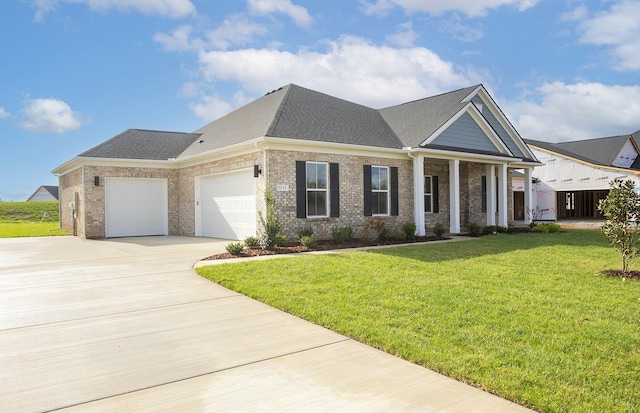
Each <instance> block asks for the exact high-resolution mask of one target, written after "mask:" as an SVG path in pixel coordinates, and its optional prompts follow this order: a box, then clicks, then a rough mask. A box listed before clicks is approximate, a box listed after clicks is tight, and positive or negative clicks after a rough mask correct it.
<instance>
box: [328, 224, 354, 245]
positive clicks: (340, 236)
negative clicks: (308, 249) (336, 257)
mask: <svg viewBox="0 0 640 413" xmlns="http://www.w3.org/2000/svg"><path fill="white" fill-rule="evenodd" d="M331 239H332V240H333V242H335V243H336V244H344V243H345V242H350V241H352V240H353V228H351V226H349V225H347V226H344V227H333V228H331Z"/></svg>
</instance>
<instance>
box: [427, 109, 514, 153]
mask: <svg viewBox="0 0 640 413" xmlns="http://www.w3.org/2000/svg"><path fill="white" fill-rule="evenodd" d="M492 132H493V131H492V130H490V129H488V128H484V129H483V128H482V127H481V126H480V125H479V124H478V123H477V122H476V120H475V119H474V117H473V116H471V114H470V113H469V111H464V112H463V113H462V114H461V115H460V116H459V117H457V119H455V121H454V122H452V123H451V125H450V126H448V127H446V128H445V129H444V130H443V131H442V132H441V133H439V134H437V135H436V136H434V139H429V141H428V143H427V142H425V144H426V145H425V146H428V145H437V146H447V147H451V148H459V149H471V150H477V151H479V152H483V153H496V154H505V153H506V152H507V150H506V147H505V146H504V144H502V142H501V141H500V140H499V138H498V137H497V136H496V135H495V134H493V133H492Z"/></svg>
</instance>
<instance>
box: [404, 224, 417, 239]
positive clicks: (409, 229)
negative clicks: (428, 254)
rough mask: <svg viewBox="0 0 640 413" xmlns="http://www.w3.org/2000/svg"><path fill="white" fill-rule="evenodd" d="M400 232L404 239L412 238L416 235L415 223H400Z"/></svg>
mask: <svg viewBox="0 0 640 413" xmlns="http://www.w3.org/2000/svg"><path fill="white" fill-rule="evenodd" d="M402 232H403V233H404V238H405V239H414V238H415V237H416V223H415V222H405V223H404V224H402Z"/></svg>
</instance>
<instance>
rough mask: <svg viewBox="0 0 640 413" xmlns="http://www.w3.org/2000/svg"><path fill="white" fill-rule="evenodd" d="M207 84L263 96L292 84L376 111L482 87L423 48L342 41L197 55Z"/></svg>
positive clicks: (465, 72) (349, 38)
mask: <svg viewBox="0 0 640 413" xmlns="http://www.w3.org/2000/svg"><path fill="white" fill-rule="evenodd" d="M199 60H200V65H201V71H202V74H203V76H204V78H205V79H206V80H207V81H209V82H215V81H232V82H238V83H239V84H240V85H241V86H242V88H243V89H244V90H247V91H249V92H251V93H260V94H263V93H265V92H267V91H269V90H272V89H275V88H277V87H279V86H283V85H285V84H289V83H296V84H299V85H300V86H304V87H309V88H312V89H315V90H320V91H323V92H325V93H328V94H332V95H334V96H339V97H342V98H345V99H349V100H352V101H355V102H358V103H362V104H365V105H369V106H372V107H383V106H388V105H392V104H396V103H400V102H403V101H408V100H412V99H418V98H423V97H426V96H431V95H433V94H437V93H440V92H443V91H446V90H451V89H452V88H457V87H463V86H468V85H470V84H474V83H479V76H478V75H477V74H476V73H474V72H473V71H472V70H470V69H462V68H458V67H456V66H455V65H453V64H452V63H451V62H447V61H444V60H442V59H441V58H440V57H439V56H438V55H437V54H435V53H434V52H432V51H431V50H428V49H425V48H423V47H411V48H402V49H395V48H391V47H387V46H377V45H374V44H372V43H370V42H369V41H367V40H366V39H362V38H359V37H353V36H344V37H342V38H340V39H339V40H337V41H333V42H329V43H328V48H327V50H326V51H324V52H314V51H308V50H300V51H298V52H297V53H292V52H288V51H279V50H267V49H242V50H234V51H210V52H202V53H200V55H199Z"/></svg>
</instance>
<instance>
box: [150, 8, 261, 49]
mask: <svg viewBox="0 0 640 413" xmlns="http://www.w3.org/2000/svg"><path fill="white" fill-rule="evenodd" d="M193 32H194V29H193V27H192V26H189V25H183V26H180V27H177V28H176V29H174V30H173V31H172V32H171V33H169V34H166V33H157V34H156V35H155V36H154V37H153V39H154V40H155V41H156V42H158V43H160V44H161V45H162V47H163V48H164V49H165V50H167V51H188V50H196V51H201V50H205V49H217V50H226V49H227V48H229V47H230V46H233V45H243V44H246V43H250V42H252V41H253V40H254V39H255V37H256V36H263V35H265V34H267V33H268V32H269V31H268V29H267V28H266V27H264V26H262V25H260V24H257V23H254V22H251V21H250V20H248V19H247V18H246V17H244V16H242V15H234V16H231V17H229V18H227V19H225V20H224V21H223V22H222V24H220V26H218V27H216V28H215V29H213V30H207V31H204V32H203V33H201V34H200V35H199V36H196V35H194V33H193Z"/></svg>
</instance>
